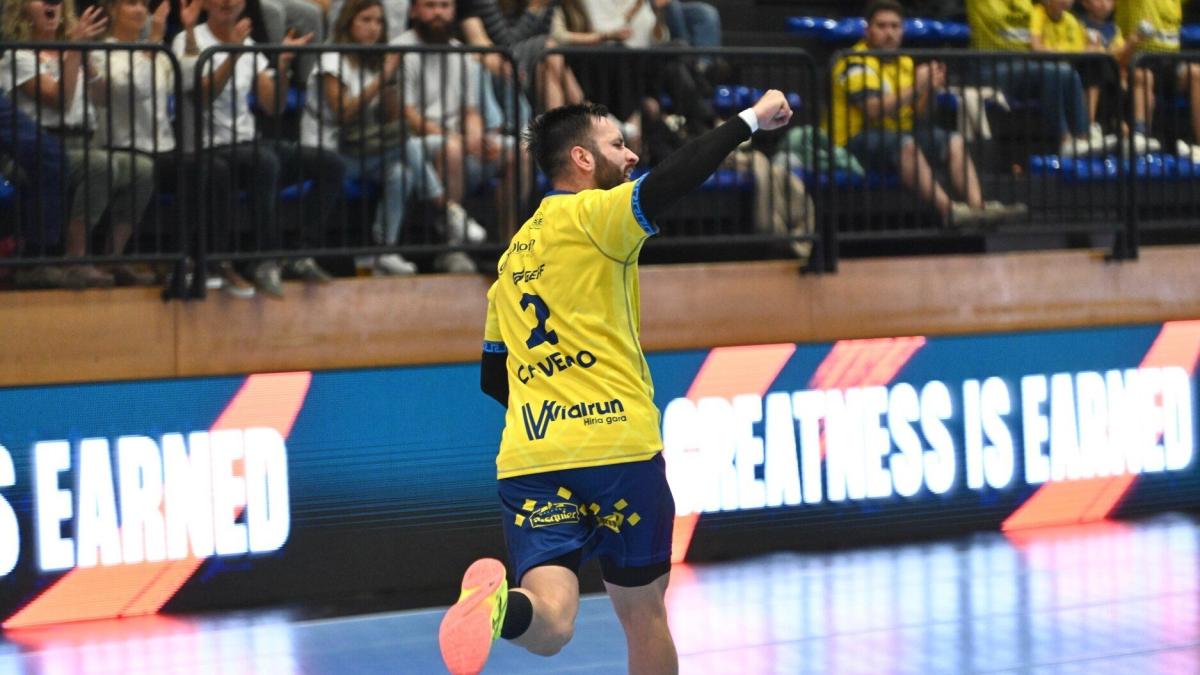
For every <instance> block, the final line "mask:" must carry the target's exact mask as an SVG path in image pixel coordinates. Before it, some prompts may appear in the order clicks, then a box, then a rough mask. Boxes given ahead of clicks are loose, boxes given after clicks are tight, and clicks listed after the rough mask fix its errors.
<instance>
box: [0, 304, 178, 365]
mask: <svg viewBox="0 0 1200 675" xmlns="http://www.w3.org/2000/svg"><path fill="white" fill-rule="evenodd" d="M175 330H176V321H175V316H174V312H173V310H172V308H171V306H170V305H168V304H165V303H163V301H162V300H160V299H159V292H158V289H149V288H138V289H115V290H95V291H86V292H77V291H27V292H20V293H18V292H11V293H9V292H3V293H0V385H17V384H32V383H48V382H91V381H97V380H125V379H139V378H156V377H167V376H170V375H173V374H174V373H175V372H176V364H175V342H176V340H175V338H176V334H175Z"/></svg>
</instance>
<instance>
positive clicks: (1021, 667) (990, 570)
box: [0, 514, 1200, 675]
mask: <svg viewBox="0 0 1200 675" xmlns="http://www.w3.org/2000/svg"><path fill="white" fill-rule="evenodd" d="M448 592H453V591H448ZM668 603H669V606H670V612H671V626H672V630H673V632H674V634H675V637H676V642H677V644H678V646H679V653H680V670H681V672H683V673H703V674H705V675H708V674H712V673H731V674H732V673H736V674H737V675H756V674H759V673H779V674H788V675H796V674H801V673H848V674H851V673H864V674H866V673H869V674H871V675H878V674H881V673H914V674H915V673H920V674H927V673H1080V674H1084V675H1105V674H1108V673H1112V674H1118V673H1119V674H1126V673H1135V674H1136V675H1149V674H1151V673H1172V674H1174V673H1180V674H1195V673H1200V519H1197V518H1196V517H1193V516H1185V515H1179V514H1168V515H1162V516H1157V517H1154V518H1151V519H1147V520H1142V521H1137V522H1105V523H1098V524H1094V525H1085V526H1078V527H1072V528H1063V529H1048V530H1040V531H1030V532H1027V533H1024V534H1021V535H1019V536H1013V535H1008V536H1006V535H1003V534H999V533H989V534H975V535H970V536H967V537H962V538H957V539H951V540H945V541H938V542H928V543H916V544H904V545H895V546H887V547H873V548H865V549H854V550H846V551H837V552H828V553H777V554H772V555H767V556H763V557H756V558H753V559H747V560H740V561H734V562H726V563H714V564H703V565H699V564H698V565H689V566H676V568H675V570H674V572H673V576H672V587H671V590H670V591H669V594H668ZM442 611H443V609H441V608H438V609H428V610H416V611H404V612H390V613H380V614H369V615H360V616H351V617H343V618H335V619H317V620H305V619H303V618H298V615H297V614H295V613H293V612H290V611H285V610H257V611H239V612H229V613H219V614H205V615H201V616H194V617H190V616H169V617H163V616H160V617H146V618H142V619H127V620H123V621H110V622H92V623H81V624H75V625H72V626H68V627H62V626H60V627H55V628H47V629H41V630H27V631H21V632H13V633H9V634H7V635H5V636H4V639H3V642H0V675H16V674H18V673H37V674H44V675H59V674H62V675H67V674H74V673H156V674H157V673H179V674H187V673H205V674H208V673H239V674H241V673H315V674H320V673H333V674H336V675H349V674H351V673H416V674H421V675H423V674H426V673H438V672H444V671H443V670H442V667H441V660H440V658H439V656H438V652H437V638H436V635H437V625H438V622H439V620H440V618H441V614H442ZM624 667H625V647H624V639H623V635H622V632H621V627H620V625H619V624H618V622H617V620H616V618H615V616H614V615H613V613H612V610H611V608H610V607H609V605H608V602H607V600H606V599H605V597H604V596H603V595H589V596H585V597H584V598H583V600H582V602H581V604H580V610H579V621H578V625H577V628H576V631H575V639H574V640H573V641H572V642H571V644H569V645H568V646H567V648H566V649H565V650H564V651H563V652H562V653H561V654H559V655H558V656H556V657H553V658H551V659H542V658H539V657H535V656H531V655H529V654H527V653H525V652H524V651H522V650H520V649H519V648H516V647H513V646H512V645H509V644H506V643H503V642H500V643H497V644H496V646H495V648H494V649H493V652H492V658H491V660H490V662H489V664H488V667H487V669H486V670H485V671H484V672H485V673H520V674H529V675H533V674H538V673H547V674H548V673H573V674H574V673H577V674H581V675H582V674H588V675H590V674H595V675H600V674H605V675H607V674H611V673H621V672H623V671H624Z"/></svg>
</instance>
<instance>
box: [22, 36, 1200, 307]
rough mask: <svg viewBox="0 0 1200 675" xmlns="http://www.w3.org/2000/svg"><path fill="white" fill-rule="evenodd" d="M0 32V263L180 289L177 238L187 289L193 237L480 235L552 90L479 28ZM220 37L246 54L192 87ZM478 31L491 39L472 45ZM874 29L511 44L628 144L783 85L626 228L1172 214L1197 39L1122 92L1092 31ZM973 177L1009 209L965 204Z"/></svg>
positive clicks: (1129, 220)
mask: <svg viewBox="0 0 1200 675" xmlns="http://www.w3.org/2000/svg"><path fill="white" fill-rule="evenodd" d="M0 51H4V52H5V53H6V54H9V55H12V58H9V59H7V60H5V61H3V62H2V63H0V71H2V72H0V85H3V86H4V87H5V89H6V90H7V91H8V92H9V96H8V97H5V98H3V99H0V158H3V160H4V162H3V164H0V175H2V176H4V178H5V182H0V250H2V249H3V246H4V242H5V240H7V241H8V242H10V248H11V247H12V242H15V247H16V249H17V250H16V251H15V254H14V253H12V252H11V251H10V252H9V253H8V254H5V253H2V252H0V273H2V272H5V271H7V272H9V273H12V272H13V271H14V270H25V271H36V270H39V269H40V270H44V269H48V268H66V269H68V270H73V271H76V272H77V271H78V270H79V269H80V268H89V267H91V266H93V265H100V266H101V267H106V268H111V269H114V270H115V268H117V267H127V266H128V265H129V264H130V263H150V264H159V265H162V264H165V265H168V266H170V267H172V268H173V269H174V271H175V272H176V274H174V275H172V278H173V279H175V280H176V282H177V284H176V286H175V287H174V288H172V289H171V291H172V292H173V293H174V294H177V295H179V294H183V293H184V291H183V289H182V288H181V284H182V279H183V278H184V274H183V270H184V267H185V265H187V264H188V262H189V259H190V260H191V261H192V265H191V266H192V268H194V270H195V272H196V274H195V275H194V276H193V279H194V285H193V287H192V289H191V294H192V295H193V296H200V295H203V289H204V286H203V282H204V277H205V274H206V271H207V270H208V268H209V264H210V263H217V264H225V263H232V262H242V263H247V264H255V263H258V262H261V261H265V260H277V259H292V260H294V259H297V258H304V257H308V256H323V257H325V258H328V259H335V258H336V259H339V260H342V261H348V260H350V259H351V257H353V256H370V257H375V258H378V257H379V256H382V255H387V254H390V253H404V254H407V255H414V256H437V255H442V254H445V253H448V252H455V251H457V252H467V253H471V254H475V255H476V257H477V258H483V257H486V256H490V255H493V254H494V253H495V251H497V250H499V247H500V246H501V245H502V244H503V242H504V241H505V240H507V238H508V236H509V235H510V234H511V232H512V231H513V230H514V229H515V228H516V227H518V226H519V225H520V223H521V221H522V219H523V218H524V217H526V216H527V215H528V214H529V213H530V212H531V211H532V208H533V206H534V205H535V204H534V199H535V198H536V197H538V196H540V194H541V192H542V191H544V190H545V188H546V187H547V186H546V185H545V181H544V178H542V177H539V176H535V175H534V173H533V170H532V169H533V167H532V163H531V162H530V161H529V160H528V159H527V158H526V157H525V156H524V154H523V153H522V152H520V151H519V149H518V147H519V146H518V145H517V143H518V141H517V138H518V134H519V131H520V130H521V129H522V128H523V127H524V125H525V124H526V123H527V122H528V121H529V119H530V116H531V115H532V114H533V113H534V112H535V111H536V110H538V109H540V107H541V106H542V105H543V104H544V103H545V101H546V100H547V99H548V98H552V97H548V96H547V91H546V90H545V87H546V81H544V80H542V79H540V78H538V77H532V78H530V77H524V78H522V77H521V76H520V74H518V72H517V70H516V67H515V64H514V61H513V58H512V56H511V55H510V54H508V53H507V52H505V51H504V50H501V49H490V48H477V47H449V48H448V47H424V46H370V47H365V46H341V45H339V46H332V45H321V46H300V47H296V46H286V47H285V46H282V45H272V46H254V47H244V46H223V47H219V48H213V49H209V50H206V51H205V52H202V53H201V54H199V55H197V56H196V57H193V58H184V59H183V60H182V61H181V60H180V58H177V57H176V56H175V55H173V54H172V53H170V52H169V51H167V49H166V48H165V47H163V46H161V45H150V44H119V43H105V44H86V45H76V44H72V45H71V46H70V49H69V50H68V49H66V47H65V45H63V44H62V43H19V44H17V43H8V44H0ZM72 53H75V54H78V55H79V56H78V57H72V56H70V54H72ZM21 54H23V56H20V57H19V58H18V56H17V55H21ZM231 54H236V55H238V61H237V63H238V64H239V67H243V66H241V65H240V64H242V63H245V64H247V66H248V67H249V71H250V72H249V75H248V76H235V77H230V78H229V79H228V80H226V81H225V82H223V83H222V86H221V87H218V88H217V90H216V91H214V93H213V94H211V95H198V92H204V91H206V88H207V87H208V84H209V83H210V82H211V81H212V80H211V78H213V76H214V75H215V74H217V73H218V71H219V70H220V62H221V61H222V60H223V59H225V58H228V57H229V55H231ZM284 54H298V55H300V56H311V57H313V58H314V59H319V64H318V66H317V68H316V71H315V72H316V74H315V75H314V76H313V77H312V78H310V80H309V82H308V83H306V84H305V85H303V86H302V85H300V84H299V83H295V82H293V81H292V78H289V76H288V73H287V70H286V69H280V68H269V66H271V65H272V64H278V62H279V61H280V59H281V57H282V59H283V60H284V61H287V60H288V57H287V56H283V55H284ZM485 55H495V57H498V58H489V59H488V65H490V66H492V67H493V68H494V72H493V70H489V69H488V67H487V66H486V65H484V64H483V63H482V61H483V59H482V58H478V57H482V56H485ZM900 55H901V54H900V53H899V52H893V53H885V52H854V51H842V52H839V53H838V54H837V55H836V56H835V57H834V59H833V61H832V62H831V64H830V68H829V69H828V70H825V69H817V68H816V66H815V64H814V63H813V61H812V59H811V57H809V56H808V55H807V54H806V53H805V52H803V51H801V50H794V49H720V50H692V49H653V50H628V49H613V48H563V49H553V50H548V51H547V52H546V53H545V54H544V55H543V56H542V57H541V61H539V62H538V63H537V64H535V65H542V66H545V70H546V71H547V72H552V73H555V76H556V77H559V78H562V79H560V82H559V91H558V92H557V93H555V94H554V95H555V96H559V97H561V96H563V92H565V91H567V90H568V87H566V86H564V83H565V78H566V77H567V76H568V75H567V74H568V73H569V74H570V77H572V78H574V79H575V80H577V81H578V83H579V85H580V87H579V89H580V90H581V91H582V96H583V97H586V98H587V99H589V100H594V101H597V102H600V103H605V104H606V105H608V106H609V107H610V109H611V110H612V111H613V113H614V115H615V117H616V120H617V121H618V122H619V123H621V124H622V125H624V127H625V128H626V130H627V131H628V132H630V133H628V134H627V135H630V136H633V135H637V136H639V137H640V138H639V142H640V144H641V145H640V147H638V151H639V154H640V155H641V156H642V157H643V160H644V163H645V166H644V167H642V169H644V170H649V169H650V168H652V167H653V165H654V164H655V163H656V162H657V161H659V160H661V159H662V157H664V156H665V154H667V153H669V152H670V151H672V150H673V149H676V148H678V147H679V146H680V145H681V144H683V143H684V142H686V140H687V139H688V138H690V137H691V136H694V135H696V134H699V133H702V132H703V131H705V130H707V129H709V128H712V126H713V125H715V124H717V123H719V121H721V120H722V119H724V118H726V117H728V116H730V115H734V114H736V113H737V112H738V111H739V110H741V109H743V108H745V107H747V106H749V105H751V104H752V103H753V102H754V100H755V99H756V98H757V95H758V92H759V91H761V90H764V89H767V88H777V89H781V90H783V91H784V92H786V93H788V94H789V96H790V97H791V98H792V99H793V107H794V108H795V110H796V114H795V116H794V118H793V122H792V124H791V126H790V127H789V128H788V129H786V130H781V131H778V132H774V133H771V134H760V135H758V136H756V138H755V139H754V141H753V143H751V144H748V145H747V146H746V147H744V148H742V149H739V151H737V152H735V153H734V154H733V155H732V156H731V158H730V160H729V161H728V163H727V164H726V165H725V166H724V167H722V169H721V170H720V171H718V172H717V174H715V175H714V176H713V177H712V178H711V179H710V181H709V182H708V183H706V184H705V186H703V187H702V188H701V189H700V190H698V191H697V193H696V194H694V195H693V196H692V197H690V198H689V199H688V200H685V201H684V202H683V203H681V204H680V205H678V206H677V207H675V208H674V210H673V211H671V212H670V213H668V214H666V215H665V216H664V217H663V218H661V223H660V224H661V225H662V229H663V236H662V237H661V238H656V240H652V242H653V243H652V244H651V246H650V249H649V250H651V251H655V253H654V254H652V255H661V256H664V257H668V258H669V257H670V254H669V253H667V254H664V253H663V252H671V251H689V253H687V254H686V255H700V256H704V257H712V256H713V255H720V254H714V253H713V252H714V251H720V250H725V251H733V253H732V255H734V256H744V255H755V253H754V252H752V251H749V249H739V247H740V246H741V245H743V244H744V245H746V246H747V247H751V248H752V247H754V246H759V247H760V248H761V247H762V246H763V245H766V246H767V247H771V246H775V245H778V246H780V247H783V246H790V247H791V250H792V251H793V253H794V254H796V255H798V256H799V257H801V258H804V259H807V260H808V264H807V269H811V270H815V271H833V270H835V269H836V263H837V258H838V255H839V250H840V248H841V246H842V245H843V244H844V243H847V242H850V243H853V242H871V241H875V242H879V241H885V240H904V239H913V238H920V237H943V238H949V239H954V238H965V237H978V236H980V235H985V236H986V235H991V234H999V235H1011V236H1014V237H1024V236H1031V235H1042V234H1052V235H1062V236H1068V235H1069V236H1076V235H1086V236H1088V237H1092V239H1091V240H1090V241H1091V244H1092V245H1100V244H1098V242H1102V243H1103V245H1108V243H1109V241H1110V240H1111V245H1112V247H1113V253H1114V256H1115V257H1117V258H1134V257H1136V255H1137V246H1138V244H1139V239H1140V238H1141V237H1142V236H1143V235H1146V234H1147V233H1149V234H1151V235H1152V236H1154V237H1158V236H1160V234H1159V233H1164V232H1172V233H1180V232H1182V233H1185V234H1186V233H1189V232H1192V231H1193V230H1194V229H1195V228H1193V227H1192V225H1193V223H1195V221H1196V218H1197V215H1198V213H1197V211H1200V201H1198V200H1197V198H1196V197H1195V196H1194V195H1195V193H1196V191H1195V190H1194V187H1195V186H1196V181H1197V179H1198V178H1200V143H1197V141H1198V140H1200V110H1197V109H1195V108H1197V107H1200V106H1193V105H1192V102H1193V101H1196V100H1200V67H1198V66H1197V65H1196V64H1198V63H1200V53H1189V52H1184V53H1176V54H1169V55H1168V54H1146V55H1142V56H1139V57H1138V58H1137V59H1135V60H1134V62H1133V64H1132V66H1131V67H1130V69H1129V73H1130V76H1129V91H1130V93H1129V94H1127V95H1125V97H1124V98H1122V96H1121V94H1120V93H1119V82H1120V80H1119V76H1118V75H1117V74H1116V73H1117V72H1119V71H1116V70H1115V64H1114V63H1113V61H1112V60H1111V59H1109V58H1108V57H1107V56H1105V55H1098V54H1080V55H1065V54H1029V53H979V52H966V51H954V50H918V51H905V52H903V55H905V56H908V57H910V58H911V59H912V62H911V65H909V64H907V63H906V62H903V61H898V60H896V57H897V56H900ZM76 58H78V59H79V61H77V62H75V61H73V59H76ZM389 60H391V65H390V66H388V68H389V69H390V70H391V71H392V75H393V76H392V77H391V79H387V81H384V79H381V80H380V84H379V85H378V87H376V91H375V95H374V99H375V103H373V104H372V105H369V106H366V107H364V106H363V105H362V101H361V100H359V101H358V103H357V104H355V105H357V107H356V108H355V105H351V104H353V103H354V100H353V99H355V98H356V97H355V96H341V94H344V93H346V92H362V91H363V90H365V89H368V88H369V85H370V81H371V80H372V79H373V78H374V77H375V75H374V74H373V73H375V72H376V71H379V70H381V69H382V68H383V67H384V64H385V63H387V62H389ZM556 60H557V61H556ZM39 62H46V63H51V64H56V65H57V66H58V69H57V71H55V72H62V71H64V70H66V71H69V70H70V68H71V67H72V66H74V67H76V68H78V67H79V66H78V65H77V64H78V63H86V64H88V65H87V69H86V77H83V78H81V79H80V84H78V85H77V96H73V97H68V96H64V94H65V93H66V90H67V86H66V85H67V84H68V82H62V81H61V80H60V86H59V88H58V89H59V90H58V92H56V93H57V96H54V95H47V94H46V93H45V92H44V91H42V90H41V89H34V88H31V87H27V86H23V85H25V84H26V82H27V80H25V81H22V80H21V78H22V77H24V75H22V73H27V72H28V69H29V68H28V67H29V65H30V64H31V63H32V64H36V63H39ZM146 64H150V65H149V66H146ZM362 64H367V65H366V66H362ZM932 64H940V65H932ZM143 66H145V67H143ZM360 66H362V67H360ZM872 69H873V70H874V71H876V72H875V73H874V74H873V75H871V74H870V73H869V72H868V71H871V70H872ZM889 69H891V71H892V72H887V71H888V70H889ZM905 69H908V70H910V71H911V72H909V73H907V74H903V73H902V71H904V70H905ZM51 70H52V71H53V68H52V67H51ZM81 72H82V71H81ZM231 72H232V74H234V75H237V69H236V68H234V69H232V70H231ZM536 72H541V71H540V70H538V71H536ZM935 73H936V74H935ZM870 77H874V78H876V80H878V81H874V80H872V81H867V80H866V79H863V78H870ZM855 78H859V79H858V80H857V81H856V80H855ZM906 78H907V79H906ZM920 78H929V86H927V87H926V86H921V87H920V89H919V91H918V90H917V88H916V87H915V86H914V83H915V81H916V80H917V79H920ZM1114 78H1115V81H1114ZM883 81H887V82H889V83H891V84H892V86H893V87H894V88H896V89H904V88H906V87H913V89H912V91H910V92H909V93H908V94H907V99H906V100H901V101H899V104H897V103H896V102H894V101H893V102H892V103H891V104H888V103H887V100H886V97H883V96H878V95H877V93H878V92H874V91H873V87H874V89H883V85H882V84H881V82H883ZM872 82H874V84H873V85H872ZM1092 87H1095V88H1096V90H1097V95H1096V96H1094V97H1089V96H1088V90H1089V89H1090V88H1092ZM1106 87H1107V89H1106ZM43 89H44V88H43ZM863 91H867V92H868V93H867V95H865V96H864V95H862V94H863ZM885 93H886V92H885ZM872 97H874V98H875V99H876V100H875V102H871V101H870V99H871V98H872ZM1139 97H1140V98H1139ZM1092 100H1095V101H1096V104H1095V105H1094V107H1093V105H1092V104H1091V101H1092ZM881 101H882V103H880V102H881ZM868 106H877V107H878V108H877V109H868ZM906 107H907V108H910V110H906V109H905V108H906ZM350 108H355V109H354V110H350ZM197 113H198V114H197ZM468 118H470V119H472V120H473V121H472V122H470V123H469V124H467V123H464V122H463V120H466V119H468ZM185 120H186V125H185ZM471 125H473V126H471ZM468 127H470V128H469V129H468ZM1094 127H1095V130H1094V129H1093V128H1094ZM476 130H478V133H476ZM465 132H470V133H465ZM468 135H469V136H471V137H470V139H467V136H468ZM456 144H457V145H456ZM185 145H187V146H188V148H187V151H186V152H185V148H184V146H185ZM467 146H470V147H467ZM193 150H194V152H193ZM917 155H927V156H926V157H925V159H926V162H925V168H922V166H921V163H920V161H917V160H916V159H915V158H916V156H917ZM930 156H932V158H933V159H935V160H937V161H936V162H929V161H928V159H929V157H930ZM968 157H969V158H971V161H970V162H967V161H966V158H968ZM472 158H474V159H472ZM905 162H911V163H912V164H910V165H906V164H905ZM934 164H942V165H945V167H947V168H945V169H943V170H942V171H940V172H939V171H937V170H936V167H935V166H932V165H934ZM264 174H270V175H266V176H264ZM973 183H974V184H977V185H978V189H975V187H974V185H973ZM935 184H936V185H938V186H940V191H941V192H942V193H943V194H944V199H943V198H942V197H941V196H939V194H938V192H939V190H938V189H937V188H934V187H933V185H935ZM946 200H948V201H949V202H950V205H949V208H947V206H946ZM989 201H998V202H1001V203H1004V204H1009V205H1013V204H1022V205H1024V206H1025V208H1024V209H1021V208H1008V209H1000V208H999V207H997V208H995V209H993V212H991V213H989V212H988V209H987V208H982V209H981V208H978V207H979V206H980V205H983V206H986V205H987V202H989ZM955 202H961V203H962V204H965V206H962V205H956V204H955ZM139 204H141V205H142V206H139ZM459 207H461V208H459ZM397 214H399V218H400V219H402V220H399V219H398V218H397ZM464 214H465V215H464ZM405 215H407V216H410V217H409V218H405V217H404V216H405ZM412 216H415V217H412ZM456 218H457V220H455V219H456ZM398 223H402V224H398ZM455 223H456V224H455ZM1076 241H1078V240H1076ZM748 251H749V252H748ZM335 264H336V263H335ZM93 271H94V270H92V271H88V270H85V272H86V273H83V274H75V275H74V277H73V281H72V282H71V283H73V284H75V285H86V284H91V285H102V284H103V283H104V280H103V279H101V278H100V277H101V276H104V274H103V273H104V272H105V270H100V272H101V274H100V275H93V274H92V272H93ZM127 271H128V270H126V272H127ZM42 281H43V282H45V280H42ZM52 281H53V280H52ZM58 281H59V282H61V281H62V280H61V279H59V280H58ZM109 283H111V281H110V282H109ZM47 285H63V284H62V283H58V284H55V283H48V284H47Z"/></svg>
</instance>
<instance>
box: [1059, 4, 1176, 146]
mask: <svg viewBox="0 0 1200 675" xmlns="http://www.w3.org/2000/svg"><path fill="white" fill-rule="evenodd" d="M1114 2H1115V0H1080V3H1079V4H1080V7H1081V9H1082V11H1081V12H1080V13H1079V17H1078V18H1079V21H1080V23H1082V24H1083V29H1084V32H1085V35H1086V38H1087V43H1088V44H1089V45H1090V46H1091V47H1092V48H1093V49H1095V50H1096V51H1102V52H1104V53H1105V54H1108V55H1109V56H1111V57H1113V58H1114V59H1116V61H1117V75H1118V77H1119V82H1118V83H1117V84H1118V86H1119V87H1120V89H1119V92H1120V94H1121V97H1120V98H1119V99H1118V100H1120V101H1123V100H1125V98H1124V94H1126V93H1127V92H1128V90H1129V76H1128V75H1129V73H1128V70H1129V61H1130V59H1131V58H1132V56H1133V51H1134V47H1135V46H1136V45H1137V40H1136V39H1134V40H1126V39H1125V38H1123V37H1122V36H1121V30H1120V29H1119V28H1117V24H1116V22H1115V21H1114V20H1113V5H1114ZM1108 84H1111V83H1108ZM1099 103H1100V90H1099V89H1088V116H1089V117H1090V118H1091V119H1093V120H1095V119H1096V109H1097V108H1098V106H1099ZM1121 117H1122V119H1124V114H1123V113H1122V114H1121ZM1122 125H1124V121H1122ZM1128 131H1129V130H1128V129H1123V132H1124V133H1126V134H1128ZM1133 138H1134V147H1135V149H1136V151H1137V152H1139V153H1140V152H1143V150H1142V148H1145V150H1144V151H1145V152H1156V151H1157V150H1158V149H1159V146H1160V143H1159V142H1158V140H1157V139H1154V138H1150V137H1149V136H1147V135H1146V129H1145V125H1144V124H1143V125H1142V128H1141V129H1140V130H1137V131H1135V132H1134V136H1133Z"/></svg>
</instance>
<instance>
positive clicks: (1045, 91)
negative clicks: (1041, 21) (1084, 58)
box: [966, 0, 1117, 157]
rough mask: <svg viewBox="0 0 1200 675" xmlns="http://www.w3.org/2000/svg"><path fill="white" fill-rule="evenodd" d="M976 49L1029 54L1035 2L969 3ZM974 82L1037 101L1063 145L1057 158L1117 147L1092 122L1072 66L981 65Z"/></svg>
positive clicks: (987, 62) (1006, 61) (1016, 61)
mask: <svg viewBox="0 0 1200 675" xmlns="http://www.w3.org/2000/svg"><path fill="white" fill-rule="evenodd" d="M966 4H967V23H968V24H969V25H970V27H971V47H972V48H974V49H978V50H986V51H1018V52H1027V51H1030V50H1031V49H1032V43H1031V42H1030V37H1029V26H1030V22H1031V20H1032V16H1033V4H1032V0H966ZM975 79H976V80H977V81H978V83H979V84H981V85H984V86H993V87H998V88H1000V89H1002V90H1003V91H1004V92H1005V94H1006V95H1008V97H1009V98H1013V99H1029V98H1032V99H1035V100H1037V101H1038V103H1039V104H1040V106H1041V113H1042V118H1043V119H1044V121H1045V123H1046V125H1047V126H1048V127H1049V128H1050V129H1051V130H1052V132H1053V133H1054V137H1055V139H1057V140H1058V142H1059V147H1058V154H1060V155H1062V156H1064V157H1075V156H1078V155H1087V154H1104V153H1106V152H1108V151H1109V150H1113V149H1115V148H1116V146H1117V139H1116V137H1109V138H1105V137H1104V134H1103V133H1100V130H1099V129H1092V128H1091V127H1090V125H1089V124H1088V114H1087V100H1086V98H1085V97H1084V94H1083V83H1082V81H1081V80H1080V78H1079V73H1077V72H1075V69H1074V68H1072V67H1071V66H1070V65H1069V64H1066V63H1060V62H1055V61H1037V60H1032V59H1012V58H996V59H987V60H984V61H981V62H980V63H979V65H978V67H977V69H976V72H975Z"/></svg>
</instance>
